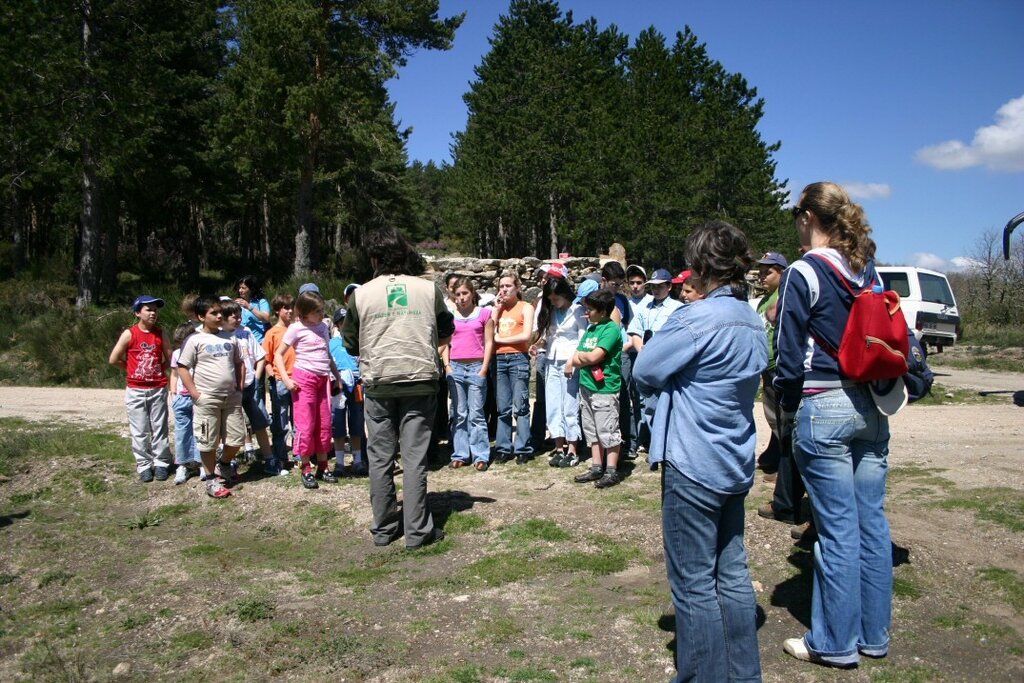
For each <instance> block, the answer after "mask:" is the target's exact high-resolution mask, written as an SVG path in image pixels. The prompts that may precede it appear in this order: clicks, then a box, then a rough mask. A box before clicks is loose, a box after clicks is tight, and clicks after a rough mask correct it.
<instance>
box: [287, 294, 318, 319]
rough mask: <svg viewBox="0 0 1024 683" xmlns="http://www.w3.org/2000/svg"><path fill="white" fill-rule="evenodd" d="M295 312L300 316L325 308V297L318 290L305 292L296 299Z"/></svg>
mask: <svg viewBox="0 0 1024 683" xmlns="http://www.w3.org/2000/svg"><path fill="white" fill-rule="evenodd" d="M294 308H295V312H296V313H298V314H299V316H300V317H301V316H306V315H309V314H310V313H313V312H314V311H322V310H324V298H323V297H322V296H320V294H319V293H317V292H303V293H302V294H299V298H298V299H296V300H295V306H294Z"/></svg>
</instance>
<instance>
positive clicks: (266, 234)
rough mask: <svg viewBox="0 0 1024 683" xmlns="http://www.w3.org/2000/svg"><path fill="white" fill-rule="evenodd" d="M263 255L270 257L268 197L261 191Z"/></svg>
mask: <svg viewBox="0 0 1024 683" xmlns="http://www.w3.org/2000/svg"><path fill="white" fill-rule="evenodd" d="M262 228H263V235H262V237H263V257H264V258H266V259H270V199H269V198H268V197H267V193H266V191H264V192H263V225H262Z"/></svg>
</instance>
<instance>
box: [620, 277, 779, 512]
mask: <svg viewBox="0 0 1024 683" xmlns="http://www.w3.org/2000/svg"><path fill="white" fill-rule="evenodd" d="M767 367H768V338H767V337H766V336H765V332H764V326H763V324H762V322H761V319H760V318H759V317H758V315H757V313H756V312H755V311H754V309H753V308H751V306H750V304H748V303H747V302H746V301H740V300H739V299H736V298H735V297H733V296H732V294H731V291H730V288H729V287H728V286H725V287H719V288H718V289H716V290H714V291H713V292H710V293H709V294H708V295H707V298H705V299H703V300H701V301H695V302H694V303H692V304H686V305H685V306H683V307H682V308H680V309H678V310H677V311H675V312H673V314H672V316H671V317H670V318H669V319H668V321H667V322H666V323H665V326H664V327H662V328H661V330H660V331H659V332H658V333H657V334H656V335H654V337H653V338H652V339H651V341H650V343H649V344H648V345H646V346H644V349H643V351H641V352H640V353H639V354H638V355H637V359H636V364H635V365H634V366H633V378H634V379H635V380H636V382H637V385H638V387H639V389H640V391H641V393H646V394H654V395H657V397H658V401H657V407H656V409H655V413H654V421H653V424H652V426H651V448H650V453H649V455H648V461H649V462H650V463H651V466H652V468H654V467H656V466H657V465H658V464H659V463H661V462H662V461H667V462H668V463H670V464H671V465H672V466H673V467H674V468H676V469H677V470H678V471H679V472H680V473H682V474H683V475H684V476H686V477H687V478H688V479H691V480H693V481H695V482H696V483H698V484H700V485H701V486H704V487H705V488H708V489H710V490H712V491H714V492H716V493H722V494H736V493H744V492H746V491H748V490H749V489H750V487H751V486H752V485H753V483H754V450H755V448H756V446H757V431H756V429H755V427H754V398H755V396H756V395H757V388H758V385H759V383H760V381H761V373H762V372H763V371H764V370H765V368H767Z"/></svg>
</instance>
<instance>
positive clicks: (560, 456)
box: [548, 449, 568, 467]
mask: <svg viewBox="0 0 1024 683" xmlns="http://www.w3.org/2000/svg"><path fill="white" fill-rule="evenodd" d="M566 457H568V453H565V452H563V451H562V450H561V449H559V450H557V451H555V454H554V455H552V456H551V458H550V459H549V460H548V467H565V465H563V464H562V461H563V460H565V458H566Z"/></svg>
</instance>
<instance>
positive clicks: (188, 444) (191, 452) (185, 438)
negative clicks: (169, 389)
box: [171, 394, 202, 465]
mask: <svg viewBox="0 0 1024 683" xmlns="http://www.w3.org/2000/svg"><path fill="white" fill-rule="evenodd" d="M200 398H202V397H200ZM171 412H173V413H174V462H175V464H177V465H191V464H195V465H199V464H200V463H201V462H202V460H201V459H200V458H199V448H198V447H197V446H196V437H195V433H194V432H193V431H192V397H191V396H182V395H181V394H178V395H177V396H175V397H174V400H173V401H171Z"/></svg>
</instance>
